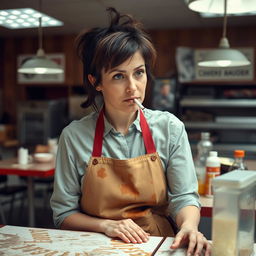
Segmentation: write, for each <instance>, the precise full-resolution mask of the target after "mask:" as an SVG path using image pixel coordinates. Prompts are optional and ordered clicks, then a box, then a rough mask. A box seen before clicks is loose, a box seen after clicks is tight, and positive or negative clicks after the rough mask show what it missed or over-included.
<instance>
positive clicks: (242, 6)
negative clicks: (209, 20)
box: [186, 0, 256, 14]
mask: <svg viewBox="0 0 256 256" xmlns="http://www.w3.org/2000/svg"><path fill="white" fill-rule="evenodd" d="M186 2H187V4H188V7H189V9H191V10H193V11H196V12H205V13H216V14H221V13H223V10H222V6H223V2H224V0H186ZM254 11H256V3H255V0H232V1H229V2H228V5H227V14H235V13H246V12H254Z"/></svg>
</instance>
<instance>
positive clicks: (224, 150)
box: [190, 143, 255, 160]
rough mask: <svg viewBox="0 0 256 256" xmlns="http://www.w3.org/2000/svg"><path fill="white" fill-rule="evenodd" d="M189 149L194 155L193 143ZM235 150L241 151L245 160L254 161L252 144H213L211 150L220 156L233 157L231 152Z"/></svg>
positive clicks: (194, 147) (195, 150) (194, 145)
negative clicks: (243, 151) (243, 152)
mask: <svg viewBox="0 0 256 256" xmlns="http://www.w3.org/2000/svg"><path fill="white" fill-rule="evenodd" d="M190 145H191V149H192V152H193V153H194V155H196V152H197V148H196V144H195V143H191V144H190ZM236 149H242V150H245V152H246V159H254V160H255V145H253V144H238V143H236V144H227V143H214V144H213V150H215V151H218V153H219V155H220V156H225V157H233V151H234V150H236Z"/></svg>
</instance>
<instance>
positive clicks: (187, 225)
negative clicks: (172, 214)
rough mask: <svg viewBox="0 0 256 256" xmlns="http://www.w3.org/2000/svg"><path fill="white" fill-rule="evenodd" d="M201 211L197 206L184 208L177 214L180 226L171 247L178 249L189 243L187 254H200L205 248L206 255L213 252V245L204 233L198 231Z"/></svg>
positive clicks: (177, 221)
mask: <svg viewBox="0 0 256 256" xmlns="http://www.w3.org/2000/svg"><path fill="white" fill-rule="evenodd" d="M199 221H200V211H199V209H198V208H197V207H196V206H186V207H184V208H182V209H181V210H180V211H179V213H178V214H177V216H176V223H177V225H178V227H179V229H180V230H179V232H178V233H177V235H176V237H175V239H174V241H173V243H172V245H171V248H172V249H176V248H178V247H180V246H182V245H184V244H188V250H187V255H188V256H189V255H200V253H201V251H202V249H203V248H205V255H207V256H208V255H210V254H211V246H210V243H209V242H208V241H207V239H206V238H205V237H204V235H203V234H202V233H201V232H199V231H198V224H199Z"/></svg>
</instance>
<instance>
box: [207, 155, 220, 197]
mask: <svg viewBox="0 0 256 256" xmlns="http://www.w3.org/2000/svg"><path fill="white" fill-rule="evenodd" d="M219 175H220V159H219V157H218V152H217V151H210V153H209V156H208V157H207V159H206V177H205V195H206V196H208V197H212V195H213V191H212V179H214V178H215V177H217V176H219Z"/></svg>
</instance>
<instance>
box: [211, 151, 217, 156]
mask: <svg viewBox="0 0 256 256" xmlns="http://www.w3.org/2000/svg"><path fill="white" fill-rule="evenodd" d="M209 156H218V152H217V151H210V152H209Z"/></svg>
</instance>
